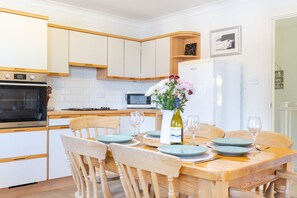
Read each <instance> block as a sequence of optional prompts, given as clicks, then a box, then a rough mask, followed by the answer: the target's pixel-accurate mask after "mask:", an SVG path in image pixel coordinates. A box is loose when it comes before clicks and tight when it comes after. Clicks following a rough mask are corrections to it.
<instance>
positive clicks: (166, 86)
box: [145, 75, 194, 144]
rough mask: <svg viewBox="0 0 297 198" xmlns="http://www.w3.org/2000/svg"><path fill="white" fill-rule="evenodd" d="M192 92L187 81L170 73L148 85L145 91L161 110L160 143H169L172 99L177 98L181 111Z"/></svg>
mask: <svg viewBox="0 0 297 198" xmlns="http://www.w3.org/2000/svg"><path fill="white" fill-rule="evenodd" d="M193 93H194V88H193V85H192V84H191V83H189V82H187V81H182V80H180V78H179V76H177V75H170V77H169V78H168V79H164V80H161V81H160V82H159V83H157V84H156V85H154V86H152V87H150V88H149V89H148V90H147V92H146V93H145V95H146V96H151V97H152V101H153V102H155V103H156V104H157V108H158V109H161V110H162V114H163V117H162V125H161V140H160V142H161V143H162V144H169V143H170V124H171V119H172V116H173V110H174V100H175V98H179V101H180V104H179V109H180V110H181V111H182V112H183V110H184V106H185V105H186V102H187V101H188V100H189V97H190V95H192V94H193Z"/></svg>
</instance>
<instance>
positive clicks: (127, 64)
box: [124, 40, 140, 79]
mask: <svg viewBox="0 0 297 198" xmlns="http://www.w3.org/2000/svg"><path fill="white" fill-rule="evenodd" d="M124 76H125V77H127V78H138V79H139V78H140V42H137V41H130V40H125V59H124Z"/></svg>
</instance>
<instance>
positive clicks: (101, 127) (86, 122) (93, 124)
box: [69, 116, 120, 138]
mask: <svg viewBox="0 0 297 198" xmlns="http://www.w3.org/2000/svg"><path fill="white" fill-rule="evenodd" d="M119 126H120V118H119V117H117V116H114V117H106V116H83V117H79V118H74V119H72V120H70V123H69V127H70V129H71V130H72V132H73V134H74V136H76V137H80V138H94V137H96V136H99V135H107V134H114V133H116V132H117V131H118V129H119Z"/></svg>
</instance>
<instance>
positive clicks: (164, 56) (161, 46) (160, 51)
mask: <svg viewBox="0 0 297 198" xmlns="http://www.w3.org/2000/svg"><path fill="white" fill-rule="evenodd" d="M169 75H170V37H165V38H160V39H157V40H156V76H157V77H161V76H169Z"/></svg>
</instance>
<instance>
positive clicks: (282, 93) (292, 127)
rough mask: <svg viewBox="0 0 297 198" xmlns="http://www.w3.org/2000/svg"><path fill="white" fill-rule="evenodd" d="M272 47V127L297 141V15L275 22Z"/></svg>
mask: <svg viewBox="0 0 297 198" xmlns="http://www.w3.org/2000/svg"><path fill="white" fill-rule="evenodd" d="M274 44H275V45H274V60H273V61H274V68H273V74H274V75H273V84H274V85H273V97H274V98H273V101H274V104H273V107H274V112H273V114H274V116H273V117H274V119H273V120H274V121H273V128H274V131H280V132H282V133H286V132H288V133H287V134H288V136H291V138H292V139H293V140H294V142H297V15H295V16H289V17H283V18H280V19H277V20H275V21H274ZM286 127H287V128H286ZM293 149H297V145H296V144H295V145H293ZM295 168H296V167H295Z"/></svg>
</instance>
